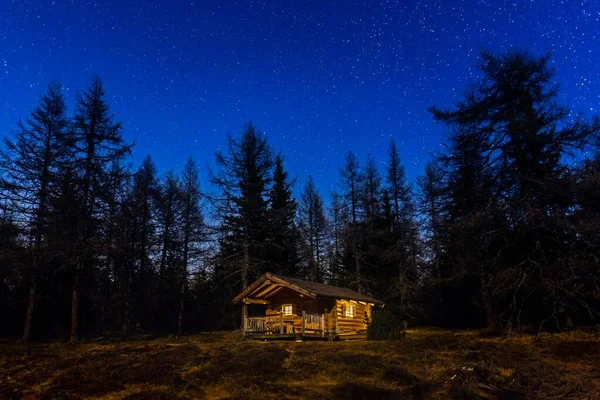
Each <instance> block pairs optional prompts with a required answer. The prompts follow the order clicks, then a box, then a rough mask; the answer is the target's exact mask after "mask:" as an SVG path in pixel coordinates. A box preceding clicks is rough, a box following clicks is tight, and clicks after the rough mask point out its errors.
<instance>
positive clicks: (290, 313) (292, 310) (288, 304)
mask: <svg viewBox="0 0 600 400" xmlns="http://www.w3.org/2000/svg"><path fill="white" fill-rule="evenodd" d="M288 307H289V311H290V312H289V314H288V313H287V308H288ZM281 312H282V313H283V316H284V317H292V316H293V315H294V305H293V304H291V303H286V304H282V305H281Z"/></svg>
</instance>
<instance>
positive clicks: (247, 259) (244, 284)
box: [240, 234, 250, 329]
mask: <svg viewBox="0 0 600 400" xmlns="http://www.w3.org/2000/svg"><path fill="white" fill-rule="evenodd" d="M246 235H247V234H246ZM249 271H250V243H248V238H247V237H246V238H245V239H244V265H243V266H242V290H244V289H246V288H247V287H248V272H249ZM247 315H248V305H247V304H246V303H242V320H241V324H240V328H241V329H244V322H245V321H246V316H247Z"/></svg>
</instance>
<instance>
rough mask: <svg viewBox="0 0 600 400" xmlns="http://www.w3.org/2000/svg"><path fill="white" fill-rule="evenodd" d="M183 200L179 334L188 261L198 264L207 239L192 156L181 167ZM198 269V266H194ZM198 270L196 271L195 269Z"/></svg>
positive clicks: (185, 290)
mask: <svg viewBox="0 0 600 400" xmlns="http://www.w3.org/2000/svg"><path fill="white" fill-rule="evenodd" d="M181 191H182V200H183V209H182V211H183V213H182V222H183V265H182V269H181V277H180V282H181V292H180V298H179V318H178V321H177V332H178V334H181V332H182V331H183V326H184V306H185V296H186V293H187V289H188V279H189V272H190V261H193V262H194V263H195V264H196V265H198V262H199V260H198V257H199V256H200V255H202V253H203V249H202V245H203V244H204V242H206V240H207V232H206V229H205V226H204V217H203V215H202V209H201V207H200V200H201V191H200V181H199V178H198V169H197V167H196V163H195V162H194V159H193V158H191V157H190V158H189V159H188V160H187V162H186V164H185V166H184V168H183V174H182V178H181ZM196 270H198V267H196ZM196 272H198V271H196Z"/></svg>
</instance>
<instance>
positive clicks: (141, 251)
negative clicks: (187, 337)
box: [132, 156, 159, 329]
mask: <svg viewBox="0 0 600 400" xmlns="http://www.w3.org/2000/svg"><path fill="white" fill-rule="evenodd" d="M158 190H159V187H158V179H157V176H156V167H155V166H154V163H153V162H152V159H151V158H150V156H147V157H146V158H145V159H144V161H142V165H141V166H140V168H139V169H138V170H137V172H136V173H135V174H134V176H133V188H132V198H133V217H134V218H135V221H136V226H137V235H136V241H135V244H134V248H135V253H136V258H137V266H138V275H137V279H136V283H137V297H136V306H137V307H136V313H135V316H136V319H135V323H136V327H139V328H140V329H143V328H144V327H147V326H148V325H149V324H150V321H151V319H152V316H151V308H150V309H149V307H148V304H149V299H150V293H151V289H150V288H151V285H152V281H151V278H152V275H153V272H154V268H153V266H152V260H151V253H152V251H153V248H154V246H155V244H156V242H157V239H158V238H157V237H156V221H155V218H154V215H155V214H156V213H155V210H156V201H157V198H158Z"/></svg>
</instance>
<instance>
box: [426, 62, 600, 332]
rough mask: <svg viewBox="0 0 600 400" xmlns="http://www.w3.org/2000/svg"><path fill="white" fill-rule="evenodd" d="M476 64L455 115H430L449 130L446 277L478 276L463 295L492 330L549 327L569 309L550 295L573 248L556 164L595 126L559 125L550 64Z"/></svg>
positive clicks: (561, 114)
mask: <svg viewBox="0 0 600 400" xmlns="http://www.w3.org/2000/svg"><path fill="white" fill-rule="evenodd" d="M482 59H483V63H482V64H481V66H480V69H481V71H482V79H481V81H480V82H479V84H478V85H476V86H475V87H474V88H473V89H472V90H470V91H469V92H468V93H466V94H465V96H464V100H463V101H461V102H460V103H458V105H457V107H456V109H455V110H451V111H441V110H437V109H433V110H432V111H433V114H434V116H435V117H436V119H438V120H440V121H442V122H444V123H446V124H447V125H449V126H450V127H451V128H452V129H453V134H452V147H451V149H452V152H451V153H450V154H449V155H448V156H447V157H446V159H447V160H449V161H450V162H449V163H446V164H447V165H449V166H450V167H453V168H451V169H452V170H453V171H452V172H451V174H450V176H449V179H448V182H449V188H448V189H449V197H450V199H452V201H453V202H454V204H450V205H449V207H448V209H449V216H450V218H451V221H456V223H453V227H452V230H451V232H450V233H451V236H453V237H454V238H453V239H451V243H450V244H451V246H449V247H448V249H447V251H448V253H449V254H453V255H457V254H460V255H461V257H460V258H459V259H455V261H454V266H453V268H455V269H456V268H458V269H459V270H461V269H463V268H462V267H460V266H459V263H460V265H466V266H469V267H468V268H469V269H470V271H472V272H474V274H473V273H471V274H469V275H470V276H476V277H477V278H476V280H475V282H472V283H471V284H470V286H472V287H475V288H476V289H475V291H479V293H480V294H479V296H478V297H479V298H480V301H481V303H482V307H483V308H484V309H485V313H486V316H487V325H488V326H489V327H490V328H491V329H493V330H496V331H502V330H505V329H506V330H511V329H513V328H515V327H517V328H518V327H520V326H522V325H523V323H524V322H525V321H527V322H528V323H539V324H540V326H542V325H544V324H545V323H546V320H544V318H541V316H544V315H549V316H550V317H549V319H552V318H553V317H552V316H553V315H556V313H557V312H559V311H561V310H563V309H565V308H568V307H569V306H570V305H572V301H571V300H570V299H568V296H565V295H564V294H563V293H564V292H562V293H560V292H559V291H557V290H555V287H557V286H554V285H559V286H562V285H564V284H565V283H566V282H567V281H566V279H567V278H566V277H565V274H564V263H565V260H566V259H568V254H569V251H570V248H571V247H572V245H573V241H574V240H576V238H575V237H574V236H573V235H571V234H570V233H569V230H568V224H567V218H566V217H567V214H568V211H569V209H571V207H572V206H573V198H572V194H571V193H570V191H569V190H565V188H568V186H569V183H568V176H567V170H568V169H567V165H566V164H565V163H564V161H563V157H564V156H566V155H567V152H568V151H570V150H571V149H575V148H578V147H580V146H581V145H582V144H584V143H585V141H586V140H587V139H588V138H589V137H590V135H592V134H594V133H595V132H598V131H599V130H600V122H598V121H595V122H591V123H589V122H587V121H585V120H583V119H582V118H575V119H574V120H573V121H569V120H568V119H567V117H568V115H569V110H568V109H567V108H566V107H562V106H559V105H557V103H556V101H555V99H556V95H557V87H556V86H555V84H554V83H553V71H552V70H551V69H550V67H549V57H548V56H545V57H539V58H538V57H534V56H532V55H530V54H528V53H525V52H520V51H513V52H509V53H507V54H505V55H503V56H499V57H498V56H495V55H492V54H490V53H487V52H484V53H483V54H482ZM467 244H468V245H467ZM474 244H477V245H475V246H474ZM467 246H468V248H467ZM474 248H475V249H477V252H474V251H472V250H473V249H474ZM469 249H470V250H471V251H469ZM542 249H544V250H542ZM492 281H495V282H498V281H500V282H503V287H502V288H501V289H500V288H498V287H491V285H490V283H491V282H492ZM549 282H553V283H552V284H549ZM462 292H465V291H464V290H463V291H462ZM525 293H536V295H535V296H532V295H531V294H530V295H526V294H525ZM525 298H527V309H525ZM527 311H529V312H527Z"/></svg>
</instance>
